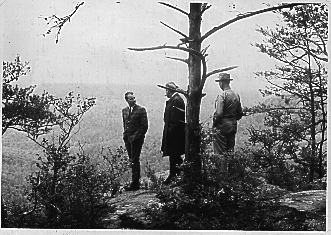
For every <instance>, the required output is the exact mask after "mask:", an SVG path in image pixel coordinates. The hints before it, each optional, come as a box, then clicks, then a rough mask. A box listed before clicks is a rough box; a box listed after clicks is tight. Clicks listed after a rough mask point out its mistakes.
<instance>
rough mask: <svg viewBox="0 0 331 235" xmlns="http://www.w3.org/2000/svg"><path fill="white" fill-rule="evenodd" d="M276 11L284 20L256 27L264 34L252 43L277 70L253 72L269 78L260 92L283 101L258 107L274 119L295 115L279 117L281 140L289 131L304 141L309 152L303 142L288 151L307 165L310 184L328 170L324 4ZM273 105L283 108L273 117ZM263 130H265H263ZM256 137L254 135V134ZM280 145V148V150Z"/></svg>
mask: <svg viewBox="0 0 331 235" xmlns="http://www.w3.org/2000/svg"><path fill="white" fill-rule="evenodd" d="M279 14H280V15H281V17H283V19H284V24H283V25H277V27H276V29H275V30H270V29H265V28H261V27H260V28H259V29H258V30H257V31H258V32H260V33H261V34H262V35H263V36H265V40H264V42H263V43H257V44H256V47H258V48H259V49H260V51H261V52H262V53H265V54H267V55H269V56H270V57H272V58H274V59H276V60H277V61H278V62H280V65H276V66H275V70H270V71H263V72H257V73H256V75H257V76H259V77H263V78H265V79H266V81H267V82H268V83H269V86H268V87H267V88H266V89H264V90H261V93H262V94H263V95H265V96H270V95H275V96H276V97H279V98H280V99H281V100H283V103H282V104H279V105H278V106H276V107H272V108H271V109H270V107H260V109H261V110H262V111H267V112H272V114H270V115H269V116H270V117H273V118H278V119H279V118H284V117H289V118H293V116H297V117H296V118H295V120H293V121H291V120H281V119H279V121H280V122H283V123H285V125H287V127H286V126H284V125H283V126H281V127H280V128H281V129H282V132H283V133H284V135H283V136H282V137H283V141H282V143H283V144H285V143H286V142H287V141H291V140H292V139H293V138H294V137H293V136H297V137H298V138H299V139H300V138H301V139H302V140H303V141H305V142H306V145H305V146H304V148H305V149H309V152H310V153H309V155H305V154H304V151H303V150H305V149H304V148H303V147H302V146H300V147H301V150H294V149H289V151H292V152H293V153H290V155H292V158H294V159H295V161H297V162H298V163H300V164H302V165H303V166H304V167H306V166H307V165H308V166H309V182H310V183H312V182H313V180H314V179H315V178H316V175H315V173H317V174H318V175H317V177H318V178H322V177H323V176H324V174H325V172H326V171H325V161H326V130H327V126H326V124H327V107H326V106H327V77H328V75H327V70H326V62H327V61H328V53H327V49H326V45H327V41H328V26H327V23H326V22H327V19H328V8H327V7H326V5H325V4H305V5H302V6H296V7H294V8H293V9H290V10H280V11H279ZM274 109H282V110H283V111H282V112H280V115H279V116H278V117H277V114H276V112H274ZM255 110H257V109H255ZM285 111H286V112H288V113H287V115H286V114H285ZM280 122H278V123H277V121H276V120H269V123H268V122H267V123H266V124H267V125H268V126H269V127H271V126H272V128H278V129H279V125H280ZM264 133H265V134H267V133H266V131H264ZM254 136H258V134H256V133H254ZM261 136H262V135H261ZM269 136H270V135H269ZM263 138H264V137H263ZM264 139H265V140H266V138H264ZM259 141H260V142H261V140H259ZM273 141H274V142H275V140H273ZM294 141H298V140H294ZM276 142H277V141H276ZM277 145H278V146H279V144H277ZM294 145H295V144H294ZM300 147H297V148H299V149H300ZM284 148H285V147H281V149H282V151H284ZM274 149H275V148H274ZM298 152H301V153H298ZM284 154H288V153H285V152H284ZM295 154H296V155H299V156H301V157H300V158H301V159H298V158H299V157H296V156H294V155H295Z"/></svg>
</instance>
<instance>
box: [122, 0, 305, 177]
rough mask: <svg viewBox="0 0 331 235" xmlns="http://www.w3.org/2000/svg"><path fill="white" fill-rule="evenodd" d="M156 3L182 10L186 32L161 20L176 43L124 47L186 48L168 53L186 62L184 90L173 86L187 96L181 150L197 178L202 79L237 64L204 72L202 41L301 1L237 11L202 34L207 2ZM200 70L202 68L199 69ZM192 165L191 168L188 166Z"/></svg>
mask: <svg viewBox="0 0 331 235" xmlns="http://www.w3.org/2000/svg"><path fill="white" fill-rule="evenodd" d="M160 4H162V5H165V6H167V7H170V8H172V9H174V10H177V11H179V12H180V13H182V14H185V15H186V16H187V17H188V19H189V35H188V36H187V35H186V34H185V33H183V32H180V31H179V30H176V29H174V28H172V27H171V26H168V25H167V24H165V23H163V22H161V24H163V25H165V26H166V27H168V28H169V29H171V30H173V31H174V32H176V33H177V34H180V35H181V36H182V37H183V38H181V39H180V42H179V44H178V45H174V46H169V45H166V44H165V45H161V46H156V47H148V48H128V49H129V50H133V51H148V50H160V49H170V50H181V51H185V52H188V54H189V56H188V58H186V59H183V58H172V57H168V58H170V59H174V60H177V61H181V62H184V63H186V64H187V66H188V73H189V76H188V79H189V84H188V90H187V91H184V90H177V91H178V92H179V93H181V94H183V95H184V96H185V97H186V98H187V107H186V142H185V143H186V150H185V159H186V161H187V162H188V163H191V164H192V166H193V170H190V171H188V172H191V175H192V176H193V177H190V178H193V179H194V178H199V175H200V172H201V157H200V142H201V138H200V123H199V116H200V106H201V99H202V97H203V93H202V91H203V88H204V85H205V82H206V79H207V78H208V77H210V76H211V75H214V74H216V73H220V72H223V71H228V70H231V69H234V68H236V67H237V66H229V67H227V68H220V69H216V70H213V71H211V72H207V64H206V57H207V54H206V51H207V49H208V48H209V46H207V47H205V48H204V49H201V47H202V42H203V41H204V40H205V39H206V38H208V37H209V36H211V35H212V34H214V33H216V32H217V31H219V30H220V29H223V28H224V27H226V26H228V25H230V24H232V23H234V22H236V21H238V20H242V19H245V18H248V17H251V16H254V15H257V14H261V13H264V12H270V11H275V10H279V9H282V8H291V7H294V6H296V5H302V4H297V3H293V4H284V5H279V6H276V7H269V8H266V9H262V10H258V11H254V12H247V13H244V14H239V15H237V17H235V18H233V19H231V20H229V21H226V22H225V23H223V24H220V25H218V26H216V27H214V28H212V29H211V30H209V31H208V32H206V33H205V34H204V35H201V31H200V28H201V19H202V14H203V13H204V12H205V11H206V10H208V9H209V8H210V7H211V5H209V4H207V3H190V12H189V13H188V12H186V11H184V10H182V9H179V8H177V7H175V6H172V5H170V4H168V3H163V2H160ZM201 70H202V71H201ZM191 169H192V168H191Z"/></svg>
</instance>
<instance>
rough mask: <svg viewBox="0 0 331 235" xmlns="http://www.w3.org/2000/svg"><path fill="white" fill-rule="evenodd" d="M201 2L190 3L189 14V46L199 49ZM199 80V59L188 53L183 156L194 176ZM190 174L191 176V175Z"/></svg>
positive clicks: (197, 173) (197, 163)
mask: <svg viewBox="0 0 331 235" xmlns="http://www.w3.org/2000/svg"><path fill="white" fill-rule="evenodd" d="M200 27H201V3H191V4H190V15H189V40H190V42H189V48H190V49H193V50H196V51H199V52H200V51H201V41H200V37H201V32H200ZM200 82H201V59H200V58H198V57H197V56H194V55H192V53H190V55H189V87H188V98H187V108H186V122H187V125H186V140H185V142H186V144H185V148H186V149H185V156H186V159H187V161H188V162H189V163H191V164H192V166H193V171H192V170H190V171H189V174H193V175H194V177H197V176H198V177H199V176H200V175H201V157H200V139H201V137H200V127H199V116H200V104H201V97H202V96H201V95H202V92H201V91H199V90H198V88H199V86H200ZM193 175H192V176H193Z"/></svg>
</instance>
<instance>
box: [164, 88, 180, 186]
mask: <svg viewBox="0 0 331 235" xmlns="http://www.w3.org/2000/svg"><path fill="white" fill-rule="evenodd" d="M158 86H159V87H162V88H165V89H166V96H167V97H168V98H169V100H167V101H166V107H165V110H164V118H163V120H164V128H163V136H162V145H161V151H162V152H163V154H162V155H163V157H165V156H169V163H170V174H169V176H168V178H167V179H166V180H165V181H164V182H163V183H164V184H165V185H167V184H169V183H171V182H172V181H174V180H175V179H176V177H177V176H178V175H179V174H180V170H179V169H178V167H179V165H181V164H182V163H183V159H182V158H181V155H183V154H185V103H184V101H183V99H182V97H180V95H179V94H178V93H177V92H176V89H177V88H178V86H177V85H176V84H175V83H174V82H168V83H167V84H166V85H165V86H162V85H158Z"/></svg>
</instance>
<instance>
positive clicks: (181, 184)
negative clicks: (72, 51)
mask: <svg viewBox="0 0 331 235" xmlns="http://www.w3.org/2000/svg"><path fill="white" fill-rule="evenodd" d="M205 7H206V6H205ZM326 10H327V9H326V8H325V7H324V5H321V4H316V5H305V6H300V7H299V6H298V7H294V8H293V9H290V10H288V11H280V14H281V16H282V17H284V18H285V24H284V25H282V26H278V28H276V31H274V32H272V31H268V30H265V31H264V30H263V29H259V31H260V32H262V33H263V34H264V35H265V36H266V38H267V39H266V42H264V43H263V44H257V47H259V48H260V49H261V52H263V53H266V54H268V55H270V56H271V57H274V58H275V59H279V62H280V63H281V64H283V65H278V66H277V67H276V68H275V71H267V72H265V71H264V72H258V73H257V75H258V76H261V77H262V78H264V79H266V80H267V81H268V82H269V84H270V86H269V87H267V88H266V89H265V91H264V92H262V93H263V94H264V95H266V96H269V98H267V99H266V100H264V102H262V103H260V104H259V105H256V106H253V107H246V108H245V111H246V113H247V115H246V116H245V117H244V118H243V119H242V120H241V121H240V123H239V126H240V128H239V129H238V138H237V145H236V151H235V153H234V154H231V155H229V156H227V157H229V158H230V159H231V161H230V162H231V164H229V176H224V175H222V173H221V172H220V170H219V167H220V164H221V162H220V159H219V158H218V157H216V156H215V155H213V152H212V148H211V144H212V138H213V131H214V130H213V129H212V128H211V125H210V122H209V120H210V119H209V117H208V116H209V115H210V114H212V111H213V105H212V102H211V103H208V102H206V104H208V105H210V106H209V107H210V108H209V109H208V108H206V109H205V110H204V111H205V112H204V113H203V115H205V117H206V118H204V119H203V118H201V120H199V129H198V130H197V131H196V132H195V134H196V135H197V136H199V138H200V140H201V142H200V145H199V154H200V155H199V157H200V159H201V171H200V172H199V174H197V175H194V174H191V175H190V177H193V178H188V177H187V175H185V174H183V175H182V176H181V177H179V178H178V180H177V181H176V182H174V183H172V184H171V185H170V186H164V185H162V184H161V182H162V172H164V171H165V170H166V169H167V168H166V165H167V164H166V163H165V159H162V157H161V156H160V153H159V148H160V137H161V131H162V128H161V127H162V124H163V120H162V113H163V108H164V100H161V99H159V98H158V97H162V94H161V93H157V92H156V93H155V94H154V93H152V94H150V93H151V92H146V91H143V90H144V88H143V87H140V88H141V89H142V92H141V93H140V94H141V96H139V95H138V96H137V97H138V98H139V97H140V98H141V103H140V102H139V103H140V104H142V105H143V106H146V107H147V110H148V114H149V118H150V123H151V127H150V128H149V132H148V134H147V138H146V143H145V145H144V149H143V152H142V158H141V162H142V165H143V167H142V168H143V169H145V172H144V176H145V177H144V178H143V181H142V183H143V188H144V189H148V190H152V193H153V194H155V193H156V197H157V200H152V202H151V203H150V204H148V208H145V209H144V213H145V214H146V215H147V217H146V219H147V223H144V224H141V223H140V222H139V221H137V220H136V219H135V218H133V217H131V216H130V215H129V214H127V213H126V212H125V211H124V212H123V210H122V211H121V212H119V211H118V209H121V208H117V210H116V206H118V204H116V203H115V202H116V200H117V199H119V198H118V196H119V195H122V196H123V195H125V194H121V191H122V189H123V185H124V184H125V183H126V179H127V177H126V176H127V170H128V166H129V164H128V159H127V155H126V152H125V150H124V148H122V147H121V146H120V145H121V144H122V139H121V137H122V125H121V118H120V110H121V108H123V106H124V105H125V103H124V97H123V94H124V90H125V91H126V89H127V88H123V90H120V89H116V86H115V85H114V86H112V85H111V84H110V87H111V88H110V89H109V90H107V89H108V88H104V87H103V88H100V89H101V90H102V89H106V90H105V91H106V93H105V95H104V96H102V95H101V94H100V92H97V95H96V96H94V95H90V94H89V95H87V96H85V95H81V94H80V93H79V92H78V93H77V92H75V93H74V92H72V91H71V90H68V92H67V91H65V92H64V91H62V92H64V93H63V94H61V95H48V93H45V92H42V93H41V94H47V98H48V99H46V100H44V101H45V102H44V103H41V106H40V108H41V109H38V111H40V113H41V114H47V115H38V116H34V115H30V116H29V115H25V116H24V115H22V116H20V112H19V110H21V109H22V110H25V109H23V108H22V107H18V108H17V110H18V112H16V114H13V115H11V116H10V115H8V114H10V112H7V113H5V114H7V115H8V116H9V117H11V118H13V117H14V118H15V117H16V116H19V117H18V120H20V121H19V122H15V123H14V124H13V125H12V126H10V125H8V128H7V129H5V131H4V132H3V133H5V135H3V136H4V137H5V138H3V146H4V151H3V171H2V176H3V177H2V189H4V190H2V193H3V195H2V196H3V198H2V199H5V200H3V201H5V207H4V206H3V205H2V209H4V208H5V210H3V211H2V212H3V213H2V215H3V217H2V226H4V225H5V226H6V227H24V228H57V229H58V228H76V229H77V228H133V229H218V230H220V229H221V230H223V229H224V230H277V231H279V230H299V231H307V230H318V231H323V230H325V229H326V204H325V189H326V167H327V165H326V160H327V159H326V140H327V139H326V124H327V123H326V116H327V110H326V98H327V97H326V94H327V93H326V90H327V70H326V69H325V64H324V62H325V57H324V56H327V54H325V52H323V48H324V46H323V42H320V41H319V40H322V41H323V40H326V39H327V37H325V36H323V35H322V34H323V33H324V32H325V30H324V31H323V30H316V29H311V27H313V26H312V25H310V21H312V22H315V21H316V22H315V23H316V24H317V25H319V24H318V20H319V19H320V20H322V21H323V20H325V15H326V13H327V11H326ZM319 14H320V15H321V17H320V18H318V17H317V16H318V15H319ZM308 26H309V27H308ZM320 26H321V27H324V26H325V24H323V23H321V24H320ZM286 27H289V30H287V28H286ZM291 29H293V32H295V33H293V35H288V34H287V33H288V32H291V33H292V31H291ZM314 30H315V31H314ZM310 33H311V35H312V37H311V38H309V39H307V37H308V36H309V35H310ZM284 35H285V36H284ZM316 35H318V36H319V37H315V36H316ZM289 36H291V37H292V36H293V37H298V38H300V37H302V38H301V41H300V42H298V44H297V43H294V44H293V42H292V40H290V39H289V38H288V37H289ZM278 39H280V40H278ZM301 42H305V44H304V45H301V44H299V43H301ZM324 43H325V42H324ZM310 44H311V45H310ZM296 46H299V47H300V46H301V47H300V48H299V49H301V51H300V50H296ZM302 47H303V49H302ZM267 48H268V49H267ZM291 50H294V52H291ZM297 52H300V53H302V54H300V55H298V54H296V53H297ZM326 58H327V57H326ZM15 64H16V65H17V66H12V65H15ZM284 64H285V65H284ZM6 66H7V70H8V71H9V72H8V71H7V72H6V73H5V74H4V75H3V83H7V84H9V85H12V84H11V83H13V82H15V79H16V80H17V79H18V78H19V77H21V76H23V75H24V74H25V73H21V72H20V71H21V70H22V69H23V68H25V67H26V66H27V64H26V63H21V62H20V60H19V59H17V58H16V59H15V60H14V62H13V63H11V62H8V63H6ZM17 68H18V69H17ZM10 71H11V72H10ZM17 71H18V72H17ZM8 74H13V75H12V77H14V78H15V79H13V80H11V79H8V78H10V76H9V75H8ZM275 81H276V82H275ZM8 87H9V86H8ZM16 88H17V89H8V90H6V92H8V93H10V94H14V95H12V96H9V97H13V96H16V97H22V99H11V98H10V99H7V98H6V97H7V96H4V97H3V108H6V106H7V107H9V106H10V105H11V104H15V105H16V103H17V104H20V102H22V103H24V104H25V105H26V106H24V107H28V108H29V109H30V108H31V107H34V104H35V103H37V104H40V102H39V101H40V100H39V98H38V99H31V97H40V95H38V94H33V91H34V89H33V90H30V91H31V92H29V93H28V94H27V95H26V94H25V93H24V92H20V89H21V88H20V87H19V86H16ZM68 88H69V87H66V89H68ZM136 88H137V87H136ZM23 89H24V88H23ZM91 90H92V89H90V92H91ZM130 90H131V89H130ZM138 90H139V89H137V91H138ZM49 92H50V91H49ZM107 92H109V93H111V95H109V94H108V93H107ZM135 93H136V92H135ZM137 93H138V94H139V91H138V92H137ZM137 93H136V94H137ZM163 95H164V94H163ZM84 97H89V98H84ZM206 98H208V94H207V96H206V97H204V99H205V100H207V99H206ZM213 98H214V97H212V99H213ZM212 99H210V101H211V100H212ZM13 100H14V101H15V102H16V101H17V100H19V102H16V103H15V102H13ZM161 104H162V105H161ZM14 107H17V105H16V106H13V109H14ZM38 107H39V106H38ZM8 109H9V111H10V110H11V108H8ZM202 110H203V109H202ZM15 115H16V116H15ZM201 117H202V116H201ZM7 120H9V119H7ZM4 121H6V119H5V120H4ZM9 123H10V122H9ZM9 127H11V128H9ZM17 130H19V131H17ZM32 146H33V147H32ZM17 147H18V148H17ZM17 168H18V169H17ZM181 169H182V171H183V172H187V171H191V170H192V169H195V168H192V164H191V162H190V161H186V162H185V163H184V164H183V165H182V167H181ZM193 173H194V172H193ZM22 175H24V177H22ZM17 176H21V177H17ZM183 176H185V177H183ZM195 176H197V177H195ZM25 178H27V180H26V179H25ZM24 182H25V184H24ZM13 193H16V195H17V196H13V195H12V194H13ZM22 193H23V195H24V196H21V195H19V194H22ZM143 193H144V192H142V194H143ZM153 199H155V198H154V196H153ZM315 199H316V200H315ZM119 200H120V199H119ZM124 200H125V198H124ZM300 200H302V201H305V200H306V204H309V205H311V206H310V207H309V206H305V207H306V208H305V209H307V208H308V210H307V211H308V212H307V211H305V210H304V211H302V208H301V207H300V203H298V202H299V201H300ZM3 201H2V203H3ZM128 201H129V200H128ZM125 206H126V205H124V207H125ZM122 207H123V204H122ZM4 212H5V213H4ZM112 215H119V219H120V224H119V225H118V226H119V227H116V226H115V227H112V225H113V224H109V223H111V221H110V222H109V220H107V221H108V222H107V223H108V224H107V223H105V221H106V219H107V218H109V217H111V216H112ZM145 222H146V221H145Z"/></svg>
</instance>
